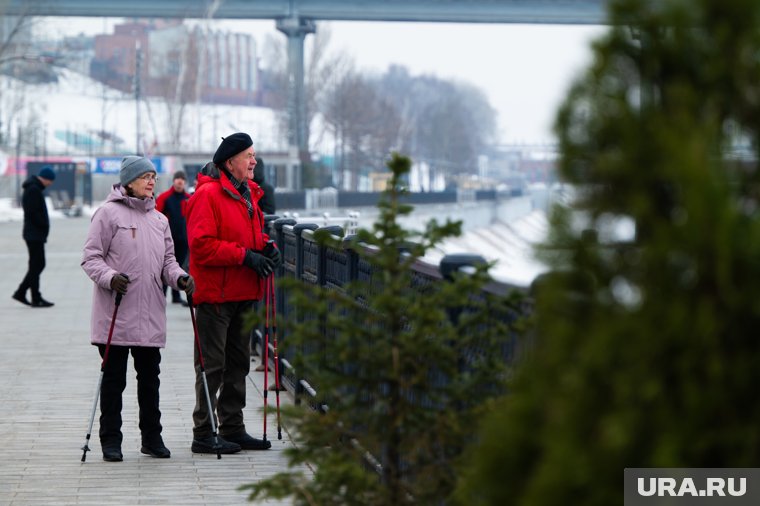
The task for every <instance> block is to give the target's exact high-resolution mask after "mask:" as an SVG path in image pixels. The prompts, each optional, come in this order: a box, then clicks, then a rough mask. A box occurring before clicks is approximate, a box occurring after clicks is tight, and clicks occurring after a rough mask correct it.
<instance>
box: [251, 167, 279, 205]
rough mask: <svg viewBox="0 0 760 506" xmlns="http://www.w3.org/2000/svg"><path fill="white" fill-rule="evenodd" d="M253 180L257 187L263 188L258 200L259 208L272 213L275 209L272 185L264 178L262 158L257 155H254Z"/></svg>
mask: <svg viewBox="0 0 760 506" xmlns="http://www.w3.org/2000/svg"><path fill="white" fill-rule="evenodd" d="M253 182H254V183H256V184H257V185H259V188H261V189H262V190H264V195H262V196H261V199H260V200H259V208H261V210H262V211H263V212H264V214H274V213H275V211H276V209H277V205H276V203H275V197H274V186H272V185H271V184H270V183H268V182H267V181H266V180H265V175H264V160H262V159H261V157H259V156H257V157H256V165H255V168H254V169H253Z"/></svg>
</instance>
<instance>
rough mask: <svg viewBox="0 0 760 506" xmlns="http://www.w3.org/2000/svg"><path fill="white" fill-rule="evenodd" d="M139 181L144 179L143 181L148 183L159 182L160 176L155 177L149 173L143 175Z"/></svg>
mask: <svg viewBox="0 0 760 506" xmlns="http://www.w3.org/2000/svg"><path fill="white" fill-rule="evenodd" d="M137 179H142V180H143V181H145V182H146V183H147V182H148V181H158V176H157V175H155V174H151V173H150V172H148V173H145V174H143V175H142V176H140V177H139V178H137Z"/></svg>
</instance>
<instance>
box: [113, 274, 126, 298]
mask: <svg viewBox="0 0 760 506" xmlns="http://www.w3.org/2000/svg"><path fill="white" fill-rule="evenodd" d="M127 285H129V278H127V277H126V276H125V275H124V274H114V277H112V278H111V289H112V290H114V291H116V292H117V293H120V294H122V295H124V294H126V293H127Z"/></svg>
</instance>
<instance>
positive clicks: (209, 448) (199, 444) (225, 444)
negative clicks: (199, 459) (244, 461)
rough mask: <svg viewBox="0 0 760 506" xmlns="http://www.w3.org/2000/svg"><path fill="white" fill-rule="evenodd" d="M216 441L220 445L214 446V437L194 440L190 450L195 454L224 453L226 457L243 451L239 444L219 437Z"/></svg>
mask: <svg viewBox="0 0 760 506" xmlns="http://www.w3.org/2000/svg"><path fill="white" fill-rule="evenodd" d="M216 439H217V440H218V442H219V444H218V445H217V444H214V436H209V437H204V438H196V439H193V444H192V446H191V447H190V450H192V452H193V453H224V454H225V455H227V454H230V453H237V452H239V451H240V450H241V448H240V445H239V444H236V443H231V442H229V441H225V440H224V439H222V438H221V437H219V436H217V438H216ZM217 450H218V452H217Z"/></svg>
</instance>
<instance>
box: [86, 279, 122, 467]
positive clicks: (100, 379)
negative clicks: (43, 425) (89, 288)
mask: <svg viewBox="0 0 760 506" xmlns="http://www.w3.org/2000/svg"><path fill="white" fill-rule="evenodd" d="M122 276H124V277H125V278H127V280H129V276H127V275H126V274H122ZM121 298H122V294H121V293H118V292H117V293H116V303H115V304H114V307H113V316H112V317H111V328H110V329H108V340H107V341H106V351H105V353H103V360H102V361H101V362H100V376H98V386H97V387H95V398H94V399H93V400H92V414H91V415H90V426H89V427H88V428H87V437H86V438H85V440H84V446H83V447H82V462H84V461H85V460H87V452H89V451H90V446H89V443H90V436H91V435H92V424H93V423H94V422H95V410H96V409H97V407H98V398H99V397H100V386H101V385H102V384H103V373H104V372H105V370H106V362H108V351H109V350H110V349H111V338H112V337H113V327H114V324H115V323H116V313H117V312H118V311H119V304H121Z"/></svg>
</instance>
